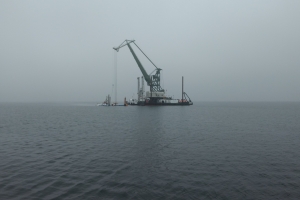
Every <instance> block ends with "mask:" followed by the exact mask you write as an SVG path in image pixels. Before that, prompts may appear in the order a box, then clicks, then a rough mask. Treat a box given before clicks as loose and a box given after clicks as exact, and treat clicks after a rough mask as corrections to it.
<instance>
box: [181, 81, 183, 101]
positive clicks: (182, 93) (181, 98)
mask: <svg viewBox="0 0 300 200" xmlns="http://www.w3.org/2000/svg"><path fill="white" fill-rule="evenodd" d="M181 95H182V97H181V103H183V76H182V94H181Z"/></svg>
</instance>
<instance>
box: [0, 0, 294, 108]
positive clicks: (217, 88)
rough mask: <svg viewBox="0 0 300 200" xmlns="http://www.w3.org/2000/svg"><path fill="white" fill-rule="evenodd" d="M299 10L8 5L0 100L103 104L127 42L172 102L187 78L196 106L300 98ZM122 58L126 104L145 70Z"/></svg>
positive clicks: (2, 8) (282, 5)
mask: <svg viewBox="0 0 300 200" xmlns="http://www.w3.org/2000/svg"><path fill="white" fill-rule="evenodd" d="M299 10H300V1H299V0H295V1H292V0H287V1H282V0H280V1H276V0H270V1H268V0H264V1H261V0H258V1H253V0H251V1H250V0H249V1H238V0H236V1H198V0H197V1H174V0H172V1H138V0H135V1H123V0H122V1H121V0H120V1H71V0H70V1H11V0H2V1H0V27H1V33H0V102H10V101H20V102H22V101H26V102H28V101H95V102H99V101H103V100H104V98H105V96H106V95H107V94H108V93H112V84H113V82H114V74H113V61H114V60H113V56H114V51H113V49H112V47H115V46H118V45H119V44H121V43H122V42H123V41H124V40H125V39H135V40H136V43H137V45H139V47H140V48H141V49H142V50H143V51H144V52H145V53H146V54H147V55H148V56H149V57H150V59H152V61H153V62H154V63H155V64H156V65H157V66H158V67H160V68H162V69H163V78H164V80H163V81H162V84H163V86H164V89H166V90H167V94H168V95H174V97H175V98H176V97H177V98H179V97H180V92H181V76H184V77H185V91H186V92H187V93H188V95H189V96H190V97H191V99H192V100H193V101H300V90H299V86H300V78H299V75H300V39H299V36H300V21H299V20H300V12H299ZM135 50H136V49H135ZM136 51H137V50H136ZM138 56H139V57H140V59H141V61H142V63H143V65H144V67H145V68H146V70H147V72H148V73H150V72H151V71H152V70H154V67H153V66H151V64H150V63H149V62H146V60H145V58H143V57H142V56H141V55H140V54H138ZM117 57H118V65H117V66H118V99H119V101H122V99H123V98H124V97H125V96H126V97H127V98H131V97H132V95H133V94H135V93H136V90H137V89H136V88H137V81H136V77H137V76H141V72H140V70H139V68H138V66H137V64H136V63H135V61H134V59H133V57H132V55H131V54H130V51H129V49H128V48H127V47H123V48H122V49H120V51H119V53H117ZM135 96H136V95H135Z"/></svg>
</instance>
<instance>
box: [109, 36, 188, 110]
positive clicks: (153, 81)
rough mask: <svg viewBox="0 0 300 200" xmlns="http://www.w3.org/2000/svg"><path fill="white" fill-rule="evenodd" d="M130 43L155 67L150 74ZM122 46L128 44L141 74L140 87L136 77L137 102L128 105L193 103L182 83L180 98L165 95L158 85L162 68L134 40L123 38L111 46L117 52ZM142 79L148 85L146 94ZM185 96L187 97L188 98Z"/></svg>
mask: <svg viewBox="0 0 300 200" xmlns="http://www.w3.org/2000/svg"><path fill="white" fill-rule="evenodd" d="M131 44H134V45H135V46H136V47H137V48H138V49H139V50H140V51H141V52H142V53H143V54H144V56H145V57H146V58H147V59H148V60H149V61H150V62H151V63H152V65H153V66H154V67H155V69H154V71H152V72H151V73H150V74H148V73H147V72H146V70H145V68H144V67H143V65H142V63H141V62H140V60H139V59H138V57H137V55H136V54H135V52H134V50H133V49H132V47H131ZM124 46H128V48H129V50H130V52H131V54H132V56H133V58H134V60H135V61H136V63H137V65H138V67H139V68H140V70H141V72H142V74H143V77H142V78H141V79H142V87H141V88H140V78H138V100H137V103H136V104H135V103H129V104H130V105H133V104H135V105H193V102H192V101H191V99H190V98H189V97H188V96H187V94H186V93H185V92H184V91H183V85H182V97H181V99H172V97H166V96H165V90H164V89H163V88H162V87H161V86H160V71H161V70H162V69H161V68H158V67H157V66H156V65H155V64H154V63H153V62H152V61H151V60H150V58H149V57H148V56H147V55H146V54H145V53H144V52H143V51H142V50H141V49H140V47H139V46H138V45H137V44H136V43H135V40H125V41H124V42H122V44H120V45H119V46H118V47H113V49H114V50H116V51H117V52H119V50H120V49H121V48H122V47H124ZM154 72H155V73H154ZM144 80H145V81H146V82H147V85H148V86H150V92H146V96H144V83H143V81H144ZM182 83H183V79H182ZM186 97H188V99H187V98H186ZM132 102H135V101H132Z"/></svg>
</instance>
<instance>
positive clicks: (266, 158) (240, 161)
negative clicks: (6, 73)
mask: <svg viewBox="0 0 300 200" xmlns="http://www.w3.org/2000/svg"><path fill="white" fill-rule="evenodd" d="M0 199H300V103H225V102H224V103H200V102H199V103H197V102H196V103H195V104H194V105H193V106H189V107H188V106H187V107H135V106H131V107H130V106H129V107H96V106H94V105H93V104H89V103H77V104H74V103H70V104H67V103H65V104H46V103H45V104H43V103H40V104H39V103H24V104H22V103H1V104H0Z"/></svg>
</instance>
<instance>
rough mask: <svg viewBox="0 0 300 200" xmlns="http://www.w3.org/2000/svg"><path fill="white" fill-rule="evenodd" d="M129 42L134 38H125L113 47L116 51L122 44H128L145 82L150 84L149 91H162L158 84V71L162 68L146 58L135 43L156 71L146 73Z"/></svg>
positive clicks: (132, 41)
mask: <svg viewBox="0 0 300 200" xmlns="http://www.w3.org/2000/svg"><path fill="white" fill-rule="evenodd" d="M130 43H134V44H135V41H134V40H125V41H124V42H122V44H120V45H119V46H118V47H113V49H114V50H116V51H117V52H118V51H119V49H120V48H122V47H124V46H126V45H127V46H128V48H129V50H130V52H131V54H132V55H133V58H134V59H135V61H136V63H137V65H138V67H139V68H140V70H141V72H142V74H143V76H144V78H145V81H146V82H147V84H148V85H149V86H150V91H151V92H152V91H155V92H164V89H162V88H161V86H160V71H161V70H162V69H160V68H158V67H156V65H155V64H154V63H153V62H152V61H151V60H150V59H149V58H148V56H147V55H146V54H145V53H144V52H143V51H142V50H141V49H140V47H138V46H137V44H135V46H136V47H137V48H138V49H139V50H140V51H141V52H142V53H143V54H144V56H146V58H147V59H148V60H149V61H150V62H151V63H152V64H153V65H154V67H155V68H156V69H155V70H154V71H156V73H155V74H154V75H151V74H152V73H153V72H152V73H151V74H149V75H148V74H147V72H146V70H145V68H144V67H143V65H142V63H141V62H140V60H139V59H138V57H137V56H136V54H135V52H134V51H133V49H132V47H131V45H130Z"/></svg>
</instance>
